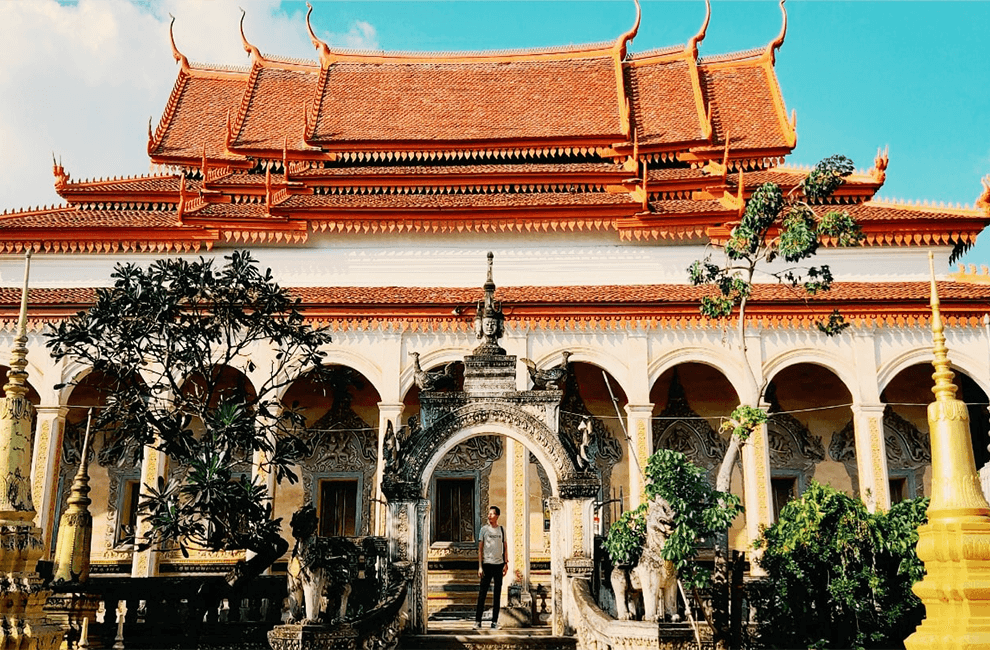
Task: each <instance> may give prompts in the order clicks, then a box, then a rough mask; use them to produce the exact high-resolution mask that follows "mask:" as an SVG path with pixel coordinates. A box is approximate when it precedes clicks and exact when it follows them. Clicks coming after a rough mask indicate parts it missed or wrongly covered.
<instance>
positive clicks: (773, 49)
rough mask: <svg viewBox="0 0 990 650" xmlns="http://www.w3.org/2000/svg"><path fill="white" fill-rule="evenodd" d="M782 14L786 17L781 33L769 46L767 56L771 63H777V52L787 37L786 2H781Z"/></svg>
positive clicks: (782, 0) (781, 0)
mask: <svg viewBox="0 0 990 650" xmlns="http://www.w3.org/2000/svg"><path fill="white" fill-rule="evenodd" d="M780 13H781V14H783V16H784V24H783V25H781V26H780V33H779V34H777V38H775V39H773V40H772V41H771V42H770V45H767V55H768V56H769V57H770V62H771V63H774V64H776V63H777V50H779V49H780V46H781V45H783V44H784V36H786V35H787V9H785V8H784V0H780Z"/></svg>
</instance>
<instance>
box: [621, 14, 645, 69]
mask: <svg viewBox="0 0 990 650" xmlns="http://www.w3.org/2000/svg"><path fill="white" fill-rule="evenodd" d="M633 2H635V3H636V22H634V23H633V26H632V28H631V29H630V30H629V31H628V32H626V33H625V34H623V35H622V36H620V37H619V39H618V40H617V41H616V42H615V49H616V50H618V52H619V59H620V60H624V59H625V58H626V47H627V46H628V45H629V43H630V41H632V40H633V39H634V38H636V34H638V33H639V23H640V20H641V19H642V18H643V8H642V7H641V6H640V4H639V0H633Z"/></svg>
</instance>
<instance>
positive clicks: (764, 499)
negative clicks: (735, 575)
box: [742, 423, 773, 575]
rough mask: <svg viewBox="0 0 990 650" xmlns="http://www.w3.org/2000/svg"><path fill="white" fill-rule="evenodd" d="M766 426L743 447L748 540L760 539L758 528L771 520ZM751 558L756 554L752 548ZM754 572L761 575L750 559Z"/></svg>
mask: <svg viewBox="0 0 990 650" xmlns="http://www.w3.org/2000/svg"><path fill="white" fill-rule="evenodd" d="M768 441H769V432H768V431H767V425H766V424H765V423H764V424H761V425H760V426H758V427H757V428H756V429H754V430H753V433H752V434H750V436H749V439H748V440H746V442H745V444H743V446H742V466H743V505H744V506H745V508H746V533H747V535H748V536H749V543H750V545H751V544H752V542H753V541H755V540H756V539H758V538H759V536H760V528H761V527H762V526H769V525H770V524H772V523H773V495H771V493H770V445H769V444H768ZM748 553H749V554H751V555H750V556H751V558H756V557H758V556H759V555H758V553H757V552H756V550H754V549H750V550H749V551H748ZM750 567H751V572H752V574H753V575H764V573H763V569H761V568H760V567H759V564H757V563H756V562H755V561H753V562H750Z"/></svg>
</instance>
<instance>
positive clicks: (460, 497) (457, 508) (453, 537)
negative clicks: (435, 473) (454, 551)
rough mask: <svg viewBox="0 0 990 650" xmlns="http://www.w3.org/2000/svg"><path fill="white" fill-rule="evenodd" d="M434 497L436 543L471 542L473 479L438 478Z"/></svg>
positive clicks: (472, 533) (475, 521) (472, 537)
mask: <svg viewBox="0 0 990 650" xmlns="http://www.w3.org/2000/svg"><path fill="white" fill-rule="evenodd" d="M436 495H437V499H436V506H437V507H436V541H438V542H473V541H474V528H475V525H476V524H477V521H478V517H477V515H476V514H475V510H474V479H473V478H443V479H440V478H438V479H437V491H436Z"/></svg>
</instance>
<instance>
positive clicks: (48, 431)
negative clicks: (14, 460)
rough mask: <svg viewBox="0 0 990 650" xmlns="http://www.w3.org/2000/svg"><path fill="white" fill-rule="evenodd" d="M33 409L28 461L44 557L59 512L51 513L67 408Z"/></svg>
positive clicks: (53, 508) (55, 499) (56, 485)
mask: <svg viewBox="0 0 990 650" xmlns="http://www.w3.org/2000/svg"><path fill="white" fill-rule="evenodd" d="M36 411H37V413H38V420H37V422H36V424H35V427H36V428H35V436H34V453H33V458H32V462H31V497H32V499H33V500H34V509H35V511H36V512H37V513H38V514H37V518H36V519H35V525H36V526H37V527H38V528H40V529H41V530H42V531H43V532H44V540H45V554H44V556H43V557H45V558H48V556H49V554H50V552H51V547H52V530H53V528H54V523H55V520H56V519H58V517H59V513H57V512H55V504H56V503H57V502H58V499H57V495H56V494H55V491H56V490H57V489H58V466H59V463H60V461H61V458H60V455H61V449H62V431H63V427H64V424H65V416H66V414H67V413H68V412H69V409H68V407H66V406H39V407H37V409H36Z"/></svg>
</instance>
